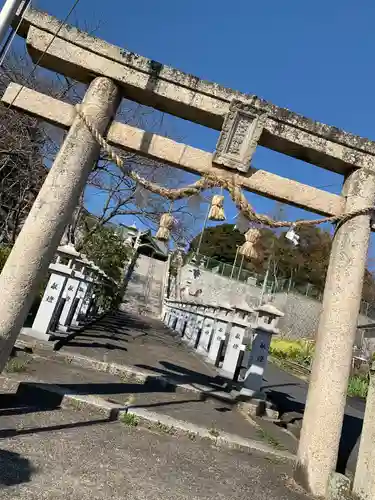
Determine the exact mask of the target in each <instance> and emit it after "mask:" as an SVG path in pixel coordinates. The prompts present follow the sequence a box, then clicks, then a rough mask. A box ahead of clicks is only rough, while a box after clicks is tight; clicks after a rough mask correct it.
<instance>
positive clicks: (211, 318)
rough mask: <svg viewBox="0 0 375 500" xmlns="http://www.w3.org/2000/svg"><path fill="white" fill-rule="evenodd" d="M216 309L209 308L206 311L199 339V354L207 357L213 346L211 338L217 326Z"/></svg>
mask: <svg viewBox="0 0 375 500" xmlns="http://www.w3.org/2000/svg"><path fill="white" fill-rule="evenodd" d="M214 313H215V307H213V306H207V307H206V308H205V311H204V320H203V324H202V333H201V336H200V339H199V343H198V347H197V352H199V353H200V354H204V355H207V353H208V349H209V347H210V344H211V338H212V334H213V331H214V326H215V315H214Z"/></svg>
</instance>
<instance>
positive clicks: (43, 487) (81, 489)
mask: <svg viewBox="0 0 375 500" xmlns="http://www.w3.org/2000/svg"><path fill="white" fill-rule="evenodd" d="M0 413H1V412H0ZM0 426H1V427H2V428H3V430H4V429H5V428H6V429H7V431H8V437H3V439H2V441H1V445H0V490H1V492H0V496H1V498H2V499H4V500H7V499H9V500H10V499H20V500H40V499H46V500H52V499H53V500H58V499H61V500H62V499H64V500H65V499H67V498H69V499H70V500H86V499H88V500H105V499H108V500H117V499H118V500H120V499H121V500H124V499H132V500H194V499H199V500H217V499H223V500H224V499H225V500H229V499H236V500H245V499H246V500H247V499H249V498H252V499H254V500H303V499H306V498H308V497H307V496H306V495H305V494H304V493H302V492H300V491H299V490H298V488H296V486H295V485H294V483H293V481H292V480H291V479H290V468H289V467H288V466H287V465H285V464H283V463H280V462H278V461H276V460H272V459H269V458H264V457H262V456H259V455H257V454H253V455H249V454H245V453H242V452H239V451H230V450H219V449H216V448H215V447H212V446H210V445H209V444H206V443H204V442H198V441H197V442H194V441H191V440H190V439H189V438H188V437H180V438H179V439H178V440H177V439H176V438H174V437H173V436H170V435H168V434H166V433H165V432H163V431H162V430H160V429H156V428H152V429H145V428H138V427H129V426H126V425H125V424H123V423H120V422H105V421H103V418H102V417H101V416H100V415H96V414H94V413H89V412H84V411H79V412H78V411H73V410H51V411H40V412H37V413H24V414H21V415H20V414H15V415H9V414H8V415H7V416H0Z"/></svg>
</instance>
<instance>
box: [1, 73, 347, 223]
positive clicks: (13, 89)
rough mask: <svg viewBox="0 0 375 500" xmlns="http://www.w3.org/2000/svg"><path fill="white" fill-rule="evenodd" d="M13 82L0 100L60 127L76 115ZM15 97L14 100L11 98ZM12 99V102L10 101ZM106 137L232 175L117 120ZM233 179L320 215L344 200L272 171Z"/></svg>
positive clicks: (192, 151)
mask: <svg viewBox="0 0 375 500" xmlns="http://www.w3.org/2000/svg"><path fill="white" fill-rule="evenodd" d="M19 88H20V86H19V85H17V84H15V83H12V84H11V85H9V87H8V89H7V90H6V92H5V94H4V96H3V98H2V101H3V102H5V103H7V104H9V103H12V105H13V106H14V107H15V108H17V109H19V110H22V111H25V112H27V113H29V114H31V115H34V116H39V117H42V118H43V119H45V120H46V121H48V122H50V123H52V124H54V125H58V126H60V127H63V128H66V129H67V128H69V127H70V126H71V124H72V123H73V120H74V117H75V110H74V108H73V106H71V105H70V104H66V103H63V102H61V101H58V100H57V99H53V98H52V97H48V96H46V95H44V94H41V93H39V92H35V91H34V90H31V89H28V88H27V87H23V90H22V92H21V93H20V94H18V96H17V93H18V91H19ZM16 96H17V98H16V99H15V100H14V98H15V97H16ZM13 101H14V102H13ZM107 140H108V142H109V143H110V144H112V145H113V146H116V147H119V148H121V149H124V150H126V151H131V152H136V153H139V152H141V153H142V155H143V156H147V157H148V158H152V159H155V160H158V161H162V162H165V163H168V164H170V165H172V166H175V167H178V168H181V169H183V170H186V171H188V172H192V173H195V174H198V175H205V174H212V175H215V174H216V175H221V176H232V175H233V174H232V173H230V172H227V171H226V170H223V169H221V168H217V167H215V166H214V165H213V160H212V154H211V153H208V152H206V151H202V150H201V149H197V148H193V147H191V146H187V145H186V144H182V143H178V142H175V141H172V140H171V139H167V138H166V137H162V136H160V135H156V134H148V133H147V132H145V131H143V130H140V129H138V128H135V127H130V126H129V125H125V124H123V123H119V122H113V123H112V125H111V127H110V129H109V131H108V134H107ZM236 180H237V182H238V184H239V185H240V186H242V187H243V189H245V190H247V191H251V192H254V193H258V194H262V195H263V196H266V197H267V198H271V199H275V200H280V201H283V202H285V203H289V204H290V205H294V206H296V207H301V208H307V209H309V210H311V211H312V212H316V213H318V214H322V215H336V214H339V213H342V211H343V208H344V203H345V199H344V198H343V197H341V196H338V195H335V194H332V193H328V192H327V191H323V190H320V189H317V188H314V187H311V186H308V185H306V184H302V183H300V182H297V181H294V180H291V179H286V178H284V177H280V176H279V175H275V174H271V173H269V172H266V171H265V170H257V169H254V168H251V169H250V172H249V173H248V174H247V175H246V176H245V175H241V176H237V177H236Z"/></svg>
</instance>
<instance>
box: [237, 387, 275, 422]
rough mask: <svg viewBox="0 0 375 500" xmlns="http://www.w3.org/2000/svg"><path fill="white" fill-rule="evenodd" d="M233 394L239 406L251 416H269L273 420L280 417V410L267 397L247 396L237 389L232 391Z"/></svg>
mask: <svg viewBox="0 0 375 500" xmlns="http://www.w3.org/2000/svg"><path fill="white" fill-rule="evenodd" d="M231 395H232V396H233V398H234V399H235V401H236V404H237V408H238V409H239V410H240V411H242V412H243V413H246V414H247V415H250V416H251V417H267V418H270V419H273V420H277V419H278V418H279V410H278V409H277V408H276V406H275V405H274V404H273V403H271V402H270V401H267V400H266V399H265V398H262V399H257V398H255V397H246V396H244V395H241V394H240V393H238V392H237V391H232V392H231Z"/></svg>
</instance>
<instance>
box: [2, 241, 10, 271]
mask: <svg viewBox="0 0 375 500" xmlns="http://www.w3.org/2000/svg"><path fill="white" fill-rule="evenodd" d="M11 250H12V247H11V246H8V245H0V271H1V270H2V269H3V267H4V265H5V262H6V261H7V258H8V256H9V254H10V251H11Z"/></svg>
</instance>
